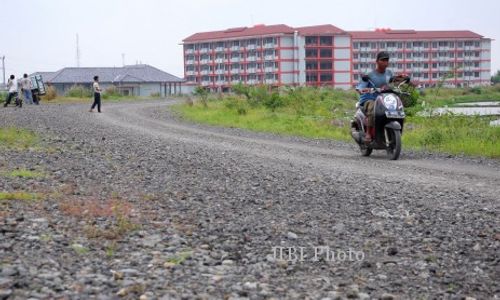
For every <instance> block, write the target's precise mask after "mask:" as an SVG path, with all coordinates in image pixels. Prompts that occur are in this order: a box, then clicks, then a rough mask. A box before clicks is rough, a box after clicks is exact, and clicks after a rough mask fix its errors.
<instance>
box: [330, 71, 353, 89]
mask: <svg viewBox="0 0 500 300" xmlns="http://www.w3.org/2000/svg"><path fill="white" fill-rule="evenodd" d="M334 80H335V82H341V83H346V84H347V85H350V81H351V74H350V73H335V75H334ZM335 87H337V84H335Z"/></svg>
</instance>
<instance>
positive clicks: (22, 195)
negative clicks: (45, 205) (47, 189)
mask: <svg viewBox="0 0 500 300" xmlns="http://www.w3.org/2000/svg"><path fill="white" fill-rule="evenodd" d="M41 199H43V195H41V194H38V193H27V192H12V193H11V192H0V201H6V200H22V201H37V200H41Z"/></svg>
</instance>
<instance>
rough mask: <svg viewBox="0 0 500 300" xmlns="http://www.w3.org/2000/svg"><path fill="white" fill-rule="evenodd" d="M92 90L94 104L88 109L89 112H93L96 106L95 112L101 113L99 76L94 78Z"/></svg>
mask: <svg viewBox="0 0 500 300" xmlns="http://www.w3.org/2000/svg"><path fill="white" fill-rule="evenodd" d="M92 87H93V89H94V103H93V104H92V107H91V108H90V110H89V111H90V112H93V111H94V108H95V107H96V106H97V112H101V88H100V87H99V76H94V84H93V85H92Z"/></svg>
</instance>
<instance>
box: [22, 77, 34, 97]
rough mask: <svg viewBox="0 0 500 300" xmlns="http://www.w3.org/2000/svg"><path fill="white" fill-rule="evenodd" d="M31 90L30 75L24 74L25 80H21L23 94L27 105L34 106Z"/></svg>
mask: <svg viewBox="0 0 500 300" xmlns="http://www.w3.org/2000/svg"><path fill="white" fill-rule="evenodd" d="M31 88H32V84H31V80H30V79H29V78H28V74H24V75H23V79H21V92H22V93H23V97H24V101H26V103H27V104H33V95H32V94H31Z"/></svg>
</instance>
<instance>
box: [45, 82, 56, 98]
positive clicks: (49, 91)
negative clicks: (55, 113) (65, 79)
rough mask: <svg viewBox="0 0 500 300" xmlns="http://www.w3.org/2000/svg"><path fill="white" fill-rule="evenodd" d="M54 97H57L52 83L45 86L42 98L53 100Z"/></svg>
mask: <svg viewBox="0 0 500 300" xmlns="http://www.w3.org/2000/svg"><path fill="white" fill-rule="evenodd" d="M55 98H57V91H56V89H55V88H54V86H52V85H49V86H47V90H46V91H45V96H43V97H42V99H44V100H47V101H50V100H54V99H55Z"/></svg>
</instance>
